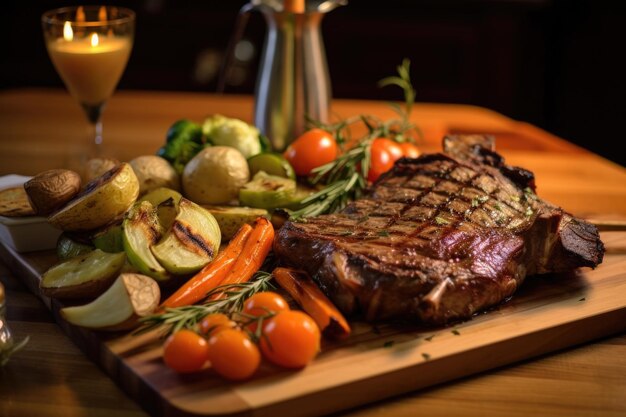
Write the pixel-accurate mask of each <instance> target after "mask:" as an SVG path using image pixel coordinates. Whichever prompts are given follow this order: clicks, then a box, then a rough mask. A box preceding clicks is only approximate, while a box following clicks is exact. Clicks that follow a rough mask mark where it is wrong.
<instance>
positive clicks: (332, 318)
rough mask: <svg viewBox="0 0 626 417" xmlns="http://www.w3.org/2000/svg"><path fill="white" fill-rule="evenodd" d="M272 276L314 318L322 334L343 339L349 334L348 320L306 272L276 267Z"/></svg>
mask: <svg viewBox="0 0 626 417" xmlns="http://www.w3.org/2000/svg"><path fill="white" fill-rule="evenodd" d="M272 276H273V277H274V279H275V280H276V281H277V282H278V284H279V285H280V286H281V287H282V288H283V289H284V290H285V291H287V292H288V293H289V295H291V297H292V298H293V299H294V300H296V302H297V303H298V304H299V305H300V307H302V309H303V310H304V311H306V313H307V314H308V315H309V316H311V317H312V318H313V320H315V322H316V323H317V325H318V326H319V328H320V330H321V331H322V332H323V333H324V336H328V337H332V338H336V339H343V338H346V337H348V336H349V335H350V325H349V324H348V321H347V320H346V319H345V317H344V316H343V315H342V314H341V312H340V311H339V310H337V307H335V305H334V304H333V303H332V302H331V301H330V300H329V299H328V298H327V297H326V296H325V295H324V293H322V291H321V290H320V289H319V287H318V286H317V284H316V283H315V282H314V281H313V280H312V279H311V278H310V277H309V276H308V274H307V273H306V272H303V271H296V270H294V269H290V268H276V269H274V271H273V272H272Z"/></svg>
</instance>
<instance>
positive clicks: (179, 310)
mask: <svg viewBox="0 0 626 417" xmlns="http://www.w3.org/2000/svg"><path fill="white" fill-rule="evenodd" d="M271 278H272V275H271V274H270V273H268V272H264V271H259V272H257V273H256V274H255V275H254V276H253V277H252V279H251V280H250V281H249V282H246V283H241V284H227V285H221V286H219V287H216V288H214V289H213V290H211V291H210V292H209V293H207V295H206V298H205V301H204V302H203V303H202V304H195V305H190V306H182V307H175V308H166V309H165V311H163V312H159V313H156V314H152V315H149V316H146V317H143V318H141V319H140V322H141V327H140V328H139V329H137V330H136V331H135V334H141V333H145V332H146V331H148V330H152V329H155V328H159V327H163V328H164V332H165V334H166V335H167V334H170V333H174V332H176V331H178V330H181V329H191V328H193V327H195V326H196V325H197V324H198V323H199V322H200V321H201V320H202V319H203V318H204V317H206V316H208V315H209V314H214V313H224V314H227V315H231V314H234V313H238V312H239V311H240V310H241V309H242V308H243V303H244V302H245V300H247V299H248V298H250V297H251V296H252V295H253V294H255V293H257V292H261V291H267V290H270V289H272V288H273V287H272V285H271V284H270V280H271ZM217 294H223V295H224V297H223V298H219V299H214V300H212V299H211V297H212V296H213V295H217Z"/></svg>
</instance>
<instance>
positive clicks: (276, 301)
mask: <svg viewBox="0 0 626 417" xmlns="http://www.w3.org/2000/svg"><path fill="white" fill-rule="evenodd" d="M285 310H289V304H288V303H287V301H286V300H285V299H284V298H283V297H282V296H281V295H280V294H277V293H275V292H272V291H263V292H258V293H256V294H254V295H253V296H252V297H250V298H248V299H247V300H246V301H245V302H244V304H243V310H242V311H243V312H244V313H246V314H250V315H252V316H257V317H259V316H264V315H266V314H267V313H278V312H279V311H285Z"/></svg>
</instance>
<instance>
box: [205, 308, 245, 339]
mask: <svg viewBox="0 0 626 417" xmlns="http://www.w3.org/2000/svg"><path fill="white" fill-rule="evenodd" d="M236 326H237V324H236V323H235V322H234V321H232V320H231V319H230V318H228V316H227V315H226V314H222V313H215V314H209V315H208V316H206V317H205V318H203V319H202V321H201V322H200V333H202V334H203V335H209V336H210V335H214V334H216V333H218V332H221V331H223V330H226V329H232V328H234V327H236Z"/></svg>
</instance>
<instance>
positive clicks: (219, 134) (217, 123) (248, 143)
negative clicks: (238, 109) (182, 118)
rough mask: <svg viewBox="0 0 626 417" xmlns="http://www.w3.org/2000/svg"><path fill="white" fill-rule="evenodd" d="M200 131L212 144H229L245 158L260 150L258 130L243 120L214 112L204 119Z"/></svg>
mask: <svg viewBox="0 0 626 417" xmlns="http://www.w3.org/2000/svg"><path fill="white" fill-rule="evenodd" d="M202 132H203V133H204V135H205V136H206V137H207V139H208V140H209V141H210V142H211V143H212V144H213V145H220V146H230V147H232V148H235V149H237V150H238V151H239V152H241V153H242V154H243V156H245V157H246V158H249V157H251V156H253V155H256V154H258V153H261V150H262V149H261V148H262V146H261V140H260V132H259V130H258V129H257V128H256V127H254V126H252V125H249V124H248V123H246V122H244V121H243V120H239V119H233V118H229V117H224V116H222V115H219V114H216V115H213V116H211V117H209V118H207V119H206V120H205V121H204V124H203V125H202Z"/></svg>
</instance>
